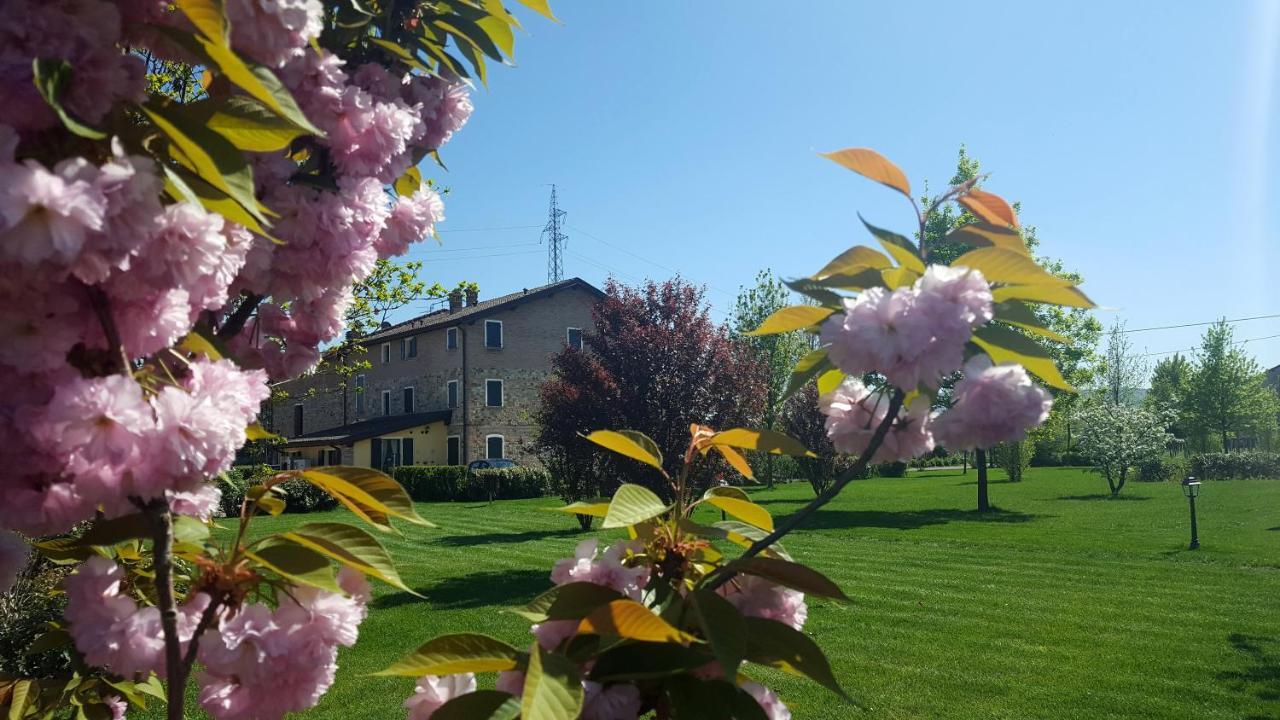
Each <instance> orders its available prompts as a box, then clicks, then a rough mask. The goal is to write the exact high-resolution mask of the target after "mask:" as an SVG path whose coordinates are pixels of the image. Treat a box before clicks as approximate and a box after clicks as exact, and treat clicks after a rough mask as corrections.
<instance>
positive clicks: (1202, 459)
mask: <svg viewBox="0 0 1280 720" xmlns="http://www.w3.org/2000/svg"><path fill="white" fill-rule="evenodd" d="M1191 474H1192V475H1195V476H1196V477H1197V478H1198V479H1200V480H1244V479H1246V478H1269V479H1272V480H1280V453H1269V452H1261V451H1258V450H1237V451H1235V452H1226V453H1223V452H1214V453H1200V454H1199V455H1192V456H1191Z"/></svg>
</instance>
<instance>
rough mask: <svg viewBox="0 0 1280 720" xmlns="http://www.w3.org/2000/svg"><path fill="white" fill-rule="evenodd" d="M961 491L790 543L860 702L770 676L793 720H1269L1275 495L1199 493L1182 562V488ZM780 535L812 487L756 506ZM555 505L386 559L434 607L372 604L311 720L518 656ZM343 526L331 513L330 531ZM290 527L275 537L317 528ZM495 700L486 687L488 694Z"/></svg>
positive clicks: (1276, 576) (380, 709)
mask: <svg viewBox="0 0 1280 720" xmlns="http://www.w3.org/2000/svg"><path fill="white" fill-rule="evenodd" d="M973 477H974V475H973V472H972V471H971V472H970V473H969V475H968V476H964V475H961V474H960V471H958V470H940V471H932V472H924V473H919V474H914V473H913V474H912V476H911V477H909V478H907V479H895V480H890V479H883V480H879V479H878V480H868V481H864V482H858V483H854V484H853V485H851V486H850V487H849V488H848V489H846V491H845V492H844V494H843V496H842V497H840V498H839V499H838V500H836V501H835V502H833V503H832V504H831V505H829V506H828V507H827V508H826V509H825V510H823V511H822V512H820V513H819V514H818V515H816V516H815V518H814V519H813V522H812V524H811V526H810V527H809V528H807V529H803V530H801V531H800V532H799V533H798V534H797V535H796V536H793V537H792V538H790V539H789V540H788V541H787V546H788V549H789V550H790V551H791V552H792V554H794V555H796V556H797V558H798V559H800V560H802V561H805V562H807V563H809V564H812V565H813V566H815V567H816V568H818V569H820V570H822V571H823V572H825V573H827V574H828V575H829V576H831V577H832V578H833V579H834V580H836V581H837V582H838V583H839V584H840V585H841V586H842V587H843V588H844V589H845V591H846V592H847V593H848V594H849V596H850V597H851V598H853V602H852V603H851V604H847V605H841V604H837V603H833V602H827V601H821V600H817V601H812V602H811V603H810V615H809V623H808V625H807V626H806V630H807V631H808V632H809V633H811V634H812V635H813V636H814V637H815V638H816V639H817V641H818V642H819V644H821V645H822V647H823V648H825V649H826V651H827V653H828V654H829V656H830V657H831V659H832V662H833V664H834V666H835V669H836V674H837V676H838V677H839V678H840V679H841V680H842V682H843V683H844V685H845V687H846V689H848V690H849V692H850V693H851V694H852V695H854V696H855V697H856V698H858V699H859V701H860V702H861V703H862V708H861V709H857V708H854V709H850V708H849V707H848V706H844V705H842V704H840V703H838V702H837V701H836V700H835V699H834V697H833V696H831V695H830V694H827V693H826V692H825V691H823V690H821V689H819V688H817V687H816V686H813V685H811V684H808V683H807V682H805V681H802V680H799V679H794V678H790V677H786V676H782V675H780V674H778V673H774V672H768V673H762V676H763V677H764V678H765V679H766V680H767V682H768V683H769V684H771V685H772V686H774V687H775V688H777V689H778V690H779V692H780V693H781V695H782V697H783V699H784V700H786V701H787V703H788V704H789V705H790V706H791V707H792V710H793V712H794V713H795V717H796V718H797V719H798V720H803V719H806V718H847V717H850V716H855V717H867V718H916V717H930V718H933V717H949V718H1088V719H1089V720H1093V719H1095V718H1106V717H1141V718H1179V719H1181V718H1280V482H1275V481H1270V482H1268V481H1241V482H1219V483H1206V485H1205V487H1204V492H1203V494H1202V496H1201V498H1200V508H1199V509H1200V533H1201V542H1202V544H1203V547H1202V548H1201V549H1200V550H1198V551H1194V552H1191V551H1187V550H1186V543H1187V540H1188V519H1187V504H1186V500H1185V499H1184V498H1183V497H1182V494H1181V491H1180V489H1179V488H1178V486H1176V485H1173V484H1159V485H1155V484H1133V485H1130V486H1128V487H1126V488H1125V490H1124V493H1123V496H1122V497H1121V498H1120V499H1118V500H1110V499H1108V498H1107V497H1105V496H1104V495H1103V494H1102V493H1104V492H1105V489H1106V485H1105V483H1104V482H1103V480H1102V479H1101V478H1099V477H1098V476H1096V475H1090V474H1087V473H1085V472H1082V471H1079V470H1067V469H1063V470H1032V471H1031V472H1029V473H1028V475H1027V479H1026V480H1025V481H1023V482H1022V483H1016V484H1015V483H1008V482H1004V481H1003V480H1002V479H1001V478H1002V476H1001V475H1000V474H999V473H994V474H993V479H994V480H995V482H994V484H993V486H992V488H991V497H992V501H993V502H994V503H995V504H996V505H997V506H998V507H999V508H1000V510H999V512H996V513H993V514H990V515H987V516H982V515H978V514H976V513H974V512H972V511H971V510H970V508H972V507H973V505H974V493H975V489H974V486H973ZM755 496H756V498H757V499H758V501H759V502H760V503H762V504H763V505H764V506H765V507H767V508H769V510H770V511H772V512H773V514H774V515H775V516H781V515H785V514H787V513H790V512H793V511H794V510H795V509H796V508H798V507H799V506H800V505H801V504H802V503H803V502H804V501H806V500H807V499H808V498H809V497H810V496H811V492H810V490H809V488H808V486H807V485H804V484H793V485H788V486H783V487H779V488H777V489H775V490H772V491H763V490H762V491H759V492H756V493H755ZM556 504H557V503H556V501H554V500H533V501H508V502H500V503H496V504H494V505H484V504H431V505H423V506H421V507H420V508H419V509H420V512H421V513H422V514H423V515H424V516H426V517H427V518H428V519H431V520H432V521H434V522H436V523H437V524H439V525H440V529H438V530H422V529H419V528H411V527H410V528H406V530H405V536H404V537H403V538H388V539H387V545H388V547H389V549H390V550H391V552H392V553H393V555H394V556H395V557H396V558H397V560H398V562H399V563H400V568H401V572H402V574H403V576H404V578H405V580H406V582H407V583H408V584H409V585H410V586H411V587H413V588H416V589H418V590H419V591H420V592H421V593H422V594H423V595H425V596H426V599H425V600H420V599H417V598H414V597H412V596H410V595H408V594H406V593H399V592H396V591H394V590H391V589H388V588H387V587H386V586H381V587H379V588H377V593H376V595H377V596H376V598H375V600H374V603H373V611H372V612H371V614H370V617H369V619H368V620H367V621H366V622H365V624H364V625H363V626H362V627H361V630H360V634H361V637H360V643H359V644H358V645H357V646H356V647H355V648H354V649H351V650H347V651H345V652H344V653H343V654H342V656H341V658H340V668H341V669H340V670H339V674H338V680H337V682H336V684H335V686H334V688H333V690H332V691H330V692H329V694H328V695H327V696H325V698H324V700H323V701H322V702H321V704H320V706H319V707H318V708H317V709H316V710H315V711H313V712H312V713H311V714H310V717H318V718H333V719H335V720H339V719H340V720H355V719H357V718H395V717H400V716H401V713H402V711H401V710H400V709H399V703H400V702H401V701H402V700H403V698H404V697H405V696H406V695H408V694H409V692H410V691H411V688H412V682H410V681H408V680H403V679H401V680H395V679H386V678H373V677H368V676H367V675H366V674H367V673H370V672H372V671H375V670H378V669H380V668H382V667H384V666H385V665H386V664H388V663H390V662H391V661H393V660H394V659H396V658H397V657H398V656H399V655H400V654H401V653H404V652H406V651H408V650H411V649H412V648H414V647H416V646H417V645H418V644H419V643H420V642H422V641H424V640H426V639H428V638H430V637H432V636H434V635H436V634H438V633H444V632H457V631H464V630H471V631H479V632H484V633H488V634H492V635H494V636H497V637H500V638H503V639H505V640H508V641H511V642H515V643H524V642H527V641H528V639H529V636H528V632H527V624H526V623H525V621H524V620H522V619H520V618H519V617H517V616H515V615H511V614H509V613H504V612H501V608H502V607H503V606H504V605H508V604H511V603H512V602H514V601H522V600H526V599H528V598H531V597H532V596H534V595H535V594H537V593H538V592H540V591H542V590H544V589H546V588H547V587H548V585H549V581H548V579H547V574H548V572H549V570H550V565H551V562H552V561H553V560H554V559H556V558H559V557H564V556H567V555H569V554H570V553H571V552H572V551H573V546H574V544H575V543H576V542H577V541H578V540H579V539H580V538H581V537H583V536H582V535H580V534H579V533H578V532H576V524H575V522H574V521H573V520H572V518H569V517H567V516H564V515H560V514H557V513H546V512H539V511H538V508H541V507H550V506H554V505H556ZM338 514H339V513H333V515H338ZM316 517H317V516H315V515H312V516H285V517H281V518H277V519H273V520H270V521H268V522H264V523H263V525H264V526H274V527H275V528H276V529H279V528H283V527H286V526H289V525H292V524H296V523H300V522H306V521H310V520H314V519H316ZM490 682H491V681H490Z"/></svg>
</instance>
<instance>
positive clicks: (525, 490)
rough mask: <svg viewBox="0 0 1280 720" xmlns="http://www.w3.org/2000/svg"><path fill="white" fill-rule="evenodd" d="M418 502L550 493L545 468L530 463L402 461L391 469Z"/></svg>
mask: <svg viewBox="0 0 1280 720" xmlns="http://www.w3.org/2000/svg"><path fill="white" fill-rule="evenodd" d="M393 476H394V477H395V479H396V481H397V482H399V483H400V484H401V485H403V486H404V489H405V491H406V492H408V493H409V497H411V498H413V499H414V500H417V501H418V502H453V501H471V502H474V501H477V500H520V499H523V498H536V497H543V496H544V495H548V494H549V493H550V488H551V477H550V475H549V474H548V473H547V471H546V470H542V469H539V468H530V467H512V468H493V469H489V470H476V471H473V472H471V471H468V470H467V469H466V468H465V467H462V466H459V465H406V466H403V467H398V468H396V469H395V472H394V473H393Z"/></svg>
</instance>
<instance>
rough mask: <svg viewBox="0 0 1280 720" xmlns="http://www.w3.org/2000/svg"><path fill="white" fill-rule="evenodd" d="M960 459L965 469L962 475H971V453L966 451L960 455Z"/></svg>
mask: <svg viewBox="0 0 1280 720" xmlns="http://www.w3.org/2000/svg"><path fill="white" fill-rule="evenodd" d="M960 457H961V460H960V462H961V463H962V465H961V467H963V468H964V469H963V470H961V471H960V474H961V475H968V474H969V451H968V450H965V451H964V452H962V453H960Z"/></svg>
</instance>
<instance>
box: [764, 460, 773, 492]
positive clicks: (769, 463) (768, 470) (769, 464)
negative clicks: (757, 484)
mask: <svg viewBox="0 0 1280 720" xmlns="http://www.w3.org/2000/svg"><path fill="white" fill-rule="evenodd" d="M764 483H765V487H767V488H769V489H770V490H772V489H773V453H769V454H768V455H765V456H764Z"/></svg>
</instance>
